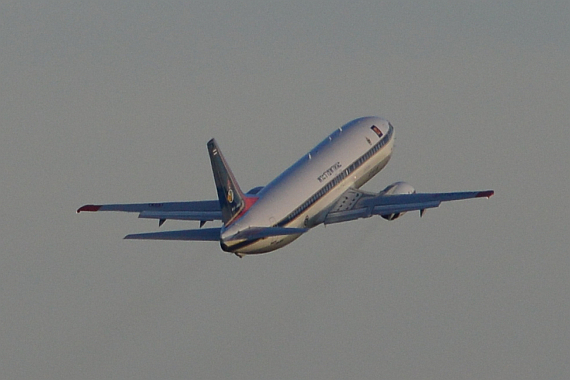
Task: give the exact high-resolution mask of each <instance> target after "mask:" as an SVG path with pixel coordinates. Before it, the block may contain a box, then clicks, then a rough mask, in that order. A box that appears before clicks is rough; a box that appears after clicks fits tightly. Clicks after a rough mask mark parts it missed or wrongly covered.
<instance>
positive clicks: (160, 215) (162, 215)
mask: <svg viewBox="0 0 570 380" xmlns="http://www.w3.org/2000/svg"><path fill="white" fill-rule="evenodd" d="M139 218H143V219H161V220H166V219H173V220H199V221H201V222H206V221H211V220H221V219H222V212H221V211H142V212H141V213H140V214H139Z"/></svg>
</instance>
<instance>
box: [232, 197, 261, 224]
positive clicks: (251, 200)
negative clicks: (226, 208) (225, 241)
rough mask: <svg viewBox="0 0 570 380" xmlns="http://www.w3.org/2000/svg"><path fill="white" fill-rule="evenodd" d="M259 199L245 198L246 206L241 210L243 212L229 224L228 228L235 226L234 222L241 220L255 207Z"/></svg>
mask: <svg viewBox="0 0 570 380" xmlns="http://www.w3.org/2000/svg"><path fill="white" fill-rule="evenodd" d="M258 199H259V197H248V196H245V195H244V196H243V201H244V206H243V208H242V209H241V211H240V212H239V213H238V214H237V215H236V216H235V217H234V218H233V219H232V220H231V221H230V222H229V223H228V225H227V226H226V227H228V226H231V225H232V224H234V222H235V221H236V220H238V219H239V218H241V217H242V216H243V215H244V214H245V213H246V212H247V211H248V210H249V209H250V208H251V206H253V204H254V203H255V202H257V200H258Z"/></svg>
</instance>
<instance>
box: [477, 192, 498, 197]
mask: <svg viewBox="0 0 570 380" xmlns="http://www.w3.org/2000/svg"><path fill="white" fill-rule="evenodd" d="M493 194H495V192H494V191H493V190H487V191H480V192H479V193H478V194H477V195H476V196H475V198H483V197H485V198H491V196H492V195H493Z"/></svg>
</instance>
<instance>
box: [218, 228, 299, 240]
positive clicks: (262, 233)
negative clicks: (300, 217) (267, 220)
mask: <svg viewBox="0 0 570 380" xmlns="http://www.w3.org/2000/svg"><path fill="white" fill-rule="evenodd" d="M308 230H309V229H308V228H285V227H250V228H248V229H245V230H243V231H240V232H238V233H237V234H235V235H233V236H230V237H229V238H225V239H226V240H242V239H244V240H256V239H263V238H266V237H270V236H285V235H299V234H304V233H305V232H307V231H308Z"/></svg>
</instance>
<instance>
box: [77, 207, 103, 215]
mask: <svg viewBox="0 0 570 380" xmlns="http://www.w3.org/2000/svg"><path fill="white" fill-rule="evenodd" d="M100 208H101V205H85V206H81V207H79V208H78V209H77V213H78V214H79V213H80V212H81V211H91V212H95V211H99V209H100Z"/></svg>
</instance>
